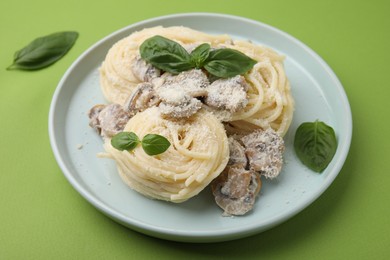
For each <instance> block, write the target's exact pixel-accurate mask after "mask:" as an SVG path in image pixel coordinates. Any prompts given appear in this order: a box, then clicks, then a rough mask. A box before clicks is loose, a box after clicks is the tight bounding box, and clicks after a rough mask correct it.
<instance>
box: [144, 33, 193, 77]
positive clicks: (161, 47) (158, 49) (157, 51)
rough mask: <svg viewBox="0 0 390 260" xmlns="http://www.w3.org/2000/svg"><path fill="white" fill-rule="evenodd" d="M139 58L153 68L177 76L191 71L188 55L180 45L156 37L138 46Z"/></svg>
mask: <svg viewBox="0 0 390 260" xmlns="http://www.w3.org/2000/svg"><path fill="white" fill-rule="evenodd" d="M140 53H141V57H142V58H143V59H144V60H146V61H147V62H149V63H151V64H152V65H153V66H155V67H157V68H159V69H161V70H164V71H167V72H170V73H173V74H178V73H180V72H182V71H185V70H189V69H192V68H193V66H192V65H191V57H190V54H189V53H188V52H187V51H186V49H184V48H183V47H182V46H181V45H180V44H178V43H177V42H174V41H172V40H169V39H167V38H164V37H162V36H159V35H156V36H153V37H151V38H149V39H147V40H145V41H144V42H143V43H142V44H141V46H140Z"/></svg>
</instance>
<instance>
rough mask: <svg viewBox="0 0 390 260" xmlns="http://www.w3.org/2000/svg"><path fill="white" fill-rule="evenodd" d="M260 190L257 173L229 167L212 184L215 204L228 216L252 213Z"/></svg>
mask: <svg viewBox="0 0 390 260" xmlns="http://www.w3.org/2000/svg"><path fill="white" fill-rule="evenodd" d="M260 188H261V180H260V177H259V175H258V174H257V173H255V172H253V171H247V170H245V169H244V168H235V167H229V166H228V167H226V168H225V170H224V171H223V172H222V173H221V174H220V175H219V176H218V177H217V178H216V179H215V180H213V182H212V183H211V189H212V192H213V195H214V198H215V202H216V203H217V205H218V206H219V207H221V208H222V209H223V210H224V215H226V216H229V215H244V214H245V213H247V212H248V211H250V210H251V209H252V208H253V206H254V203H255V200H256V196H257V194H258V193H259V191H260Z"/></svg>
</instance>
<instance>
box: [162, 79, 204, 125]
mask: <svg viewBox="0 0 390 260" xmlns="http://www.w3.org/2000/svg"><path fill="white" fill-rule="evenodd" d="M156 92H157V95H158V97H159V98H160V100H161V103H160V104H159V110H160V113H161V115H162V116H163V117H165V118H188V117H190V116H192V115H193V114H195V113H196V112H197V111H198V110H199V109H200V108H201V107H202V102H200V101H199V100H198V99H196V98H193V97H191V96H190V95H189V94H188V93H187V92H186V91H185V89H183V88H182V87H181V86H180V85H178V84H172V85H169V87H168V86H167V85H165V86H163V87H160V88H158V89H157V90H156Z"/></svg>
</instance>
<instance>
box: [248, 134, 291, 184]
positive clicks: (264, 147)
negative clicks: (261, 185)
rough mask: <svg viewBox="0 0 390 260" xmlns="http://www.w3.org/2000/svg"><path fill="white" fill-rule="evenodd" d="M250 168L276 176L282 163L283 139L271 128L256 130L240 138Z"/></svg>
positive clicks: (272, 176)
mask: <svg viewBox="0 0 390 260" xmlns="http://www.w3.org/2000/svg"><path fill="white" fill-rule="evenodd" d="M241 140H242V142H243V144H244V146H245V153H246V155H247V157H248V160H249V167H250V170H252V171H256V172H259V173H260V174H261V175H264V176H265V177H266V178H270V179H272V178H276V177H277V176H278V175H279V173H280V171H281V169H282V165H283V152H284V149H285V148H284V141H283V138H282V137H281V136H279V135H278V134H277V133H276V132H275V131H274V130H273V129H272V128H269V129H267V130H265V131H263V130H257V131H255V132H253V133H251V134H249V135H246V136H244V137H242V138H241Z"/></svg>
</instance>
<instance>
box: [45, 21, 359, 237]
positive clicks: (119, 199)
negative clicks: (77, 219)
mask: <svg viewBox="0 0 390 260" xmlns="http://www.w3.org/2000/svg"><path fill="white" fill-rule="evenodd" d="M157 25H163V26H173V25H183V26H187V27H190V28H193V29H196V30H200V31H204V32H206V33H215V34H221V33H226V34H229V35H231V36H232V37H233V38H234V39H249V40H251V41H253V42H255V43H258V44H263V45H266V46H269V47H271V48H273V49H275V50H276V51H278V52H279V53H282V54H284V55H285V56H286V60H285V68H286V73H287V76H288V78H289V80H290V82H291V87H292V94H293V96H294V98H295V102H296V109H295V113H294V120H293V122H292V125H291V127H290V130H289V132H288V133H287V135H286V136H285V142H286V153H285V161H286V163H285V166H284V168H283V171H282V173H281V174H280V176H279V178H278V179H277V180H273V181H268V180H264V182H263V188H262V190H261V194H260V197H259V198H258V200H257V202H256V204H255V208H254V210H253V211H252V212H251V213H250V214H248V215H245V216H242V217H222V215H221V214H222V211H221V209H219V208H218V206H217V205H216V204H215V203H214V200H213V197H212V195H211V192H210V190H209V189H206V190H204V191H203V192H202V193H201V194H200V195H199V196H197V197H195V198H193V199H191V200H189V201H187V202H185V203H182V204H173V203H168V202H163V201H156V200H151V199H147V198H145V197H143V196H141V195H139V194H137V193H136V192H135V191H133V190H131V189H130V188H128V187H127V186H126V185H125V184H124V183H123V182H122V181H121V179H120V177H119V176H118V174H117V171H116V168H115V164H114V162H113V161H110V160H108V159H98V158H97V157H96V154H97V153H98V152H102V151H103V148H102V140H101V139H100V137H99V136H98V135H97V134H96V133H95V132H94V131H93V130H92V129H91V128H90V127H89V126H88V116H87V111H88V110H89V109H90V108H91V107H92V106H93V105H95V104H98V103H104V102H105V100H104V98H103V96H102V94H101V91H100V87H99V75H98V67H99V66H100V64H101V62H102V61H103V60H104V58H105V55H106V53H107V51H108V50H109V48H110V47H111V46H112V45H113V44H114V43H115V42H117V41H118V40H120V39H122V38H124V37H126V36H128V35H129V34H130V33H132V32H134V31H137V30H140V29H143V28H147V27H152V26H157ZM316 119H319V120H321V121H324V122H326V123H327V124H329V125H331V126H332V127H333V128H334V129H335V131H336V135H337V138H338V143H339V145H338V149H337V153H336V155H335V157H334V159H333V161H332V162H331V163H330V165H329V166H328V168H327V169H326V170H325V171H324V172H323V173H322V174H317V173H314V172H312V171H310V170H308V169H307V168H306V167H305V166H303V165H302V164H301V163H300V161H299V160H298V158H297V157H296V155H295V154H294V151H293V137H294V133H295V130H296V128H297V127H298V126H299V125H300V124H301V123H302V122H304V121H314V120H316ZM49 133H50V141H51V145H52V149H53V151H54V154H55V157H56V159H57V161H58V164H59V166H60V168H61V169H62V171H63V173H64V175H65V176H66V178H67V179H68V180H69V182H70V183H71V185H72V186H73V187H74V188H75V189H76V190H77V191H78V192H79V193H80V194H81V195H82V196H83V197H84V198H85V199H86V200H87V201H89V202H90V203H91V204H92V205H94V206H95V207H96V208H97V209H99V210H100V211H102V212H103V213H104V214H106V215H107V216H109V217H111V218H112V219H114V220H116V221H118V222H120V223H122V224H123V225H125V226H127V227H129V228H131V229H134V230H137V231H139V232H142V233H144V234H148V235H151V236H155V237H159V238H163V239H169V240H176V241H187V242H212V241H224V240H232V239H236V238H240V237H244V236H249V235H252V234H255V233H259V232H261V231H264V230H266V229H269V228H271V227H273V226H275V225H277V224H279V223H281V222H283V221H285V220H287V219H288V218H290V217H292V216H294V215H295V214H297V213H298V212H300V211H301V210H302V209H304V208H305V207H307V206H308V205H309V204H310V203H312V202H313V201H314V200H315V199H316V198H318V197H319V196H320V195H321V194H322V193H323V192H324V191H325V190H326V189H327V188H328V186H329V185H330V184H331V183H332V182H333V180H334V179H335V177H336V176H337V174H338V173H339V171H340V169H341V167H342V165H343V163H344V161H345V159H346V156H347V154H348V150H349V146H350V142H351V135H352V117H351V111H350V107H349V103H348V99H347V97H346V94H345V92H344V90H343V87H342V86H341V84H340V82H339V80H338V79H337V77H336V76H335V74H334V73H333V72H332V70H331V69H330V68H329V67H328V66H327V64H326V63H325V62H324V61H323V60H322V59H321V58H320V57H319V56H318V55H316V54H315V53H314V52H313V51H312V50H311V49H309V48H308V47H307V46H305V45H304V44H302V43H301V42H299V41H298V40H296V39H295V38H293V37H291V36H289V35H288V34H286V33H284V32H282V31H280V30H278V29H275V28H273V27H271V26H268V25H265V24H263V23H260V22H257V21H253V20H249V19H246V18H241V17H235V16H229V15H221V14H207V13H190V14H177V15H170V16H164V17H158V18H155V19H150V20H146V21H143V22H140V23H136V24H133V25H130V26H128V27H126V28H124V29H122V30H119V31H117V32H114V33H113V34H111V35H109V36H108V37H106V38H104V39H102V40H101V41H99V42H98V43H96V44H95V45H93V46H92V47H91V48H89V49H88V50H87V51H86V52H85V53H84V54H82V55H81V56H80V57H79V58H78V59H77V60H76V61H75V62H74V63H73V65H72V66H71V67H70V68H69V69H68V71H67V72H66V73H65V75H64V76H63V78H62V80H61V81H60V83H59V85H58V87H57V89H56V92H55V94H54V96H53V101H52V104H51V107H50V115H49Z"/></svg>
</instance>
